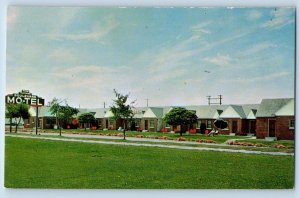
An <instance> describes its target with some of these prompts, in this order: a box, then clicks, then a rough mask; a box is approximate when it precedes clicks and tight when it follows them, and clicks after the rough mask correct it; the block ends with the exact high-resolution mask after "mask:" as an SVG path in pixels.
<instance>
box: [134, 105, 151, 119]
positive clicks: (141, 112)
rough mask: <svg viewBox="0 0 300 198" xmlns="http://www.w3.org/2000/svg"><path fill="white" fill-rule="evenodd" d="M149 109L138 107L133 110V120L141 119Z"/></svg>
mask: <svg viewBox="0 0 300 198" xmlns="http://www.w3.org/2000/svg"><path fill="white" fill-rule="evenodd" d="M147 109H148V108H147V107H136V108H134V109H133V114H134V115H133V118H138V119H141V118H142V117H143V115H144V113H145V112H146V111H147Z"/></svg>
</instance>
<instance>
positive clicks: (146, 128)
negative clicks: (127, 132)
mask: <svg viewBox="0 0 300 198" xmlns="http://www.w3.org/2000/svg"><path fill="white" fill-rule="evenodd" d="M145 130H148V120H145Z"/></svg>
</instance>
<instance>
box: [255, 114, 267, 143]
mask: <svg viewBox="0 0 300 198" xmlns="http://www.w3.org/2000/svg"><path fill="white" fill-rule="evenodd" d="M267 136H268V118H256V138H258V139H263V138H265V137H267Z"/></svg>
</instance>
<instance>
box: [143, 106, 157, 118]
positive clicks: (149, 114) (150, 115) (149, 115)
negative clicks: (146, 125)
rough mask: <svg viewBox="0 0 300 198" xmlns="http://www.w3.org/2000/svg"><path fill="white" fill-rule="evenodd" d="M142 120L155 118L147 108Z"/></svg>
mask: <svg viewBox="0 0 300 198" xmlns="http://www.w3.org/2000/svg"><path fill="white" fill-rule="evenodd" d="M143 118H157V117H156V115H155V114H154V112H153V111H152V110H151V109H150V108H149V109H147V111H146V112H145V113H144V115H143Z"/></svg>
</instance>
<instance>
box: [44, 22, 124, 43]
mask: <svg viewBox="0 0 300 198" xmlns="http://www.w3.org/2000/svg"><path fill="white" fill-rule="evenodd" d="M117 26H118V23H117V22H116V21H115V19H114V18H113V17H107V18H106V19H105V21H104V23H100V22H98V23H96V24H95V25H94V26H93V27H92V28H91V30H89V31H85V32H80V33H79V32H78V33H52V34H45V35H44V36H46V37H48V38H50V39H52V40H71V41H80V40H89V41H100V39H101V38H103V37H104V36H106V35H107V34H108V33H109V32H111V31H112V30H113V29H114V28H116V27H117Z"/></svg>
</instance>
